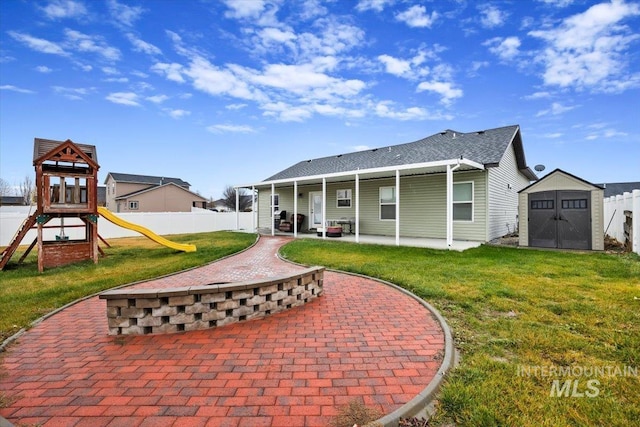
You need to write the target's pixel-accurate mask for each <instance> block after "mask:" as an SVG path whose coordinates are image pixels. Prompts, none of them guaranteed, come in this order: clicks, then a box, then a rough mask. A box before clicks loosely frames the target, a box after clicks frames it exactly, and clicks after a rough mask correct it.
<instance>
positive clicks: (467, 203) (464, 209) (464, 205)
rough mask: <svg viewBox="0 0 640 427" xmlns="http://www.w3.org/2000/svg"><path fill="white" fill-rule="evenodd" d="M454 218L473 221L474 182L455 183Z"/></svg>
mask: <svg viewBox="0 0 640 427" xmlns="http://www.w3.org/2000/svg"><path fill="white" fill-rule="evenodd" d="M453 220H454V221H473V182H457V183H454V184H453Z"/></svg>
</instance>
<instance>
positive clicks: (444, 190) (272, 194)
mask: <svg viewBox="0 0 640 427" xmlns="http://www.w3.org/2000/svg"><path fill="white" fill-rule="evenodd" d="M309 162H311V161H309ZM484 169H485V168H484V165H482V164H480V163H477V162H474V161H472V160H469V159H465V158H457V159H449V160H441V161H434V162H426V163H413V164H404V165H396V166H389V167H381V168H371V169H362V170H355V171H346V172H336V173H329V174H322V175H309V176H299V177H291V178H284V179H277V180H271V181H262V182H260V183H257V184H252V185H242V186H237V187H236V191H237V190H238V189H239V188H244V189H249V190H250V191H251V194H255V192H256V190H257V191H259V196H258V199H260V203H259V204H260V206H259V207H258V209H259V215H258V217H259V218H261V220H260V221H258V222H259V223H258V224H254V225H255V227H254V229H256V230H257V229H258V228H260V231H262V232H265V231H266V232H267V233H269V231H270V234H271V235H276V234H279V230H278V229H277V225H276V224H277V223H278V222H279V221H277V219H280V218H279V217H278V213H279V211H280V209H281V208H282V203H281V202H282V201H284V200H285V199H286V201H287V202H288V203H289V205H288V206H287V208H286V210H287V218H288V217H289V215H291V214H292V216H293V217H296V218H297V216H298V214H300V213H301V214H303V215H305V214H306V215H307V227H306V229H307V230H309V231H314V230H315V231H317V233H303V232H304V231H306V230H305V228H303V229H302V230H300V229H298V224H297V221H293V224H292V228H293V229H292V230H291V231H292V233H289V235H293V237H298V235H299V234H301V236H300V237H312V238H314V237H315V238H318V237H319V238H323V239H326V238H332V239H341V240H345V241H353V242H355V243H381V244H394V245H396V246H400V245H406V246H418V247H433V248H442V249H454V250H464V249H467V248H469V247H475V246H478V245H479V244H480V242H479V241H478V240H481V238H480V239H477V238H476V239H473V238H472V239H468V240H470V241H468V242H467V241H466V240H467V237H466V236H465V237H462V239H460V237H458V238H457V239H459V240H455V241H454V172H455V173H456V174H457V173H466V172H473V171H476V172H483V171H484ZM434 176H439V177H441V178H440V179H441V180H438V181H437V182H439V184H437V185H436V187H435V188H436V189H439V190H437V191H438V192H439V194H442V199H440V200H439V201H438V202H437V204H438V206H439V207H438V209H440V210H439V212H441V213H440V214H439V215H438V216H437V217H433V216H432V218H431V219H433V218H436V221H438V223H439V224H440V225H438V229H439V230H440V231H439V232H438V233H437V235H436V236H435V237H436V238H428V237H429V236H415V235H414V236H412V237H408V236H410V235H411V233H410V232H407V231H408V230H409V229H410V227H413V225H412V224H413V223H415V221H416V219H417V220H420V218H419V217H416V216H415V213H412V214H408V213H407V212H408V210H407V209H408V208H410V207H411V206H413V205H410V204H405V205H403V203H407V201H408V200H412V199H408V198H407V197H408V194H407V195H405V191H412V192H413V193H412V196H413V197H414V199H413V200H415V194H417V193H415V191H414V190H409V189H410V188H411V184H408V183H410V182H411V180H415V179H416V177H418V178H419V177H434ZM407 180H409V181H407ZM373 182H384V184H380V185H381V186H384V187H381V188H380V191H381V192H380V195H378V193H377V191H378V190H377V189H376V190H375V191H376V193H375V195H372V191H371V190H372V188H371V185H372V184H371V183H373ZM433 182H435V181H433ZM336 185H339V186H343V187H345V188H346V187H348V188H349V189H348V190H346V191H348V194H349V196H348V208H349V210H340V209H341V208H342V207H343V206H341V205H340V202H338V201H337V200H336V198H337V197H338V196H336V198H333V194H332V198H331V202H332V203H334V204H335V206H331V207H330V209H331V212H328V210H327V202H328V201H329V198H328V188H327V187H328V186H332V188H333V190H331V191H334V192H335V188H336ZM405 186H406V187H405ZM469 187H470V189H471V193H472V192H473V188H474V186H473V184H470V185H469ZM382 188H384V189H385V193H384V196H383V193H382ZM405 188H406V189H407V190H405ZM352 193H353V196H352V195H351V194H352ZM470 197H471V198H472V197H473V196H472V195H470ZM238 200H239V193H238V192H237V193H236V201H238ZM253 200H254V206H253V210H254V212H255V211H256V206H255V200H256V197H253ZM299 200H300V202H302V203H301V205H299ZM471 200H472V199H471ZM265 205H266V206H265ZM363 206H364V208H363ZM372 206H373V207H374V208H375V209H376V210H372V209H371V207H372ZM401 206H403V208H404V210H401ZM378 208H379V211H378V210H377V209H378ZM363 209H368V211H366V212H365V211H364V210H363ZM471 209H473V208H471ZM347 212H349V215H344V214H346V213H347ZM267 214H268V215H269V217H267V216H266V215H267ZM372 214H373V215H375V217H374V218H372V216H371V215H372ZM366 215H368V217H366ZM345 216H346V218H345ZM347 218H348V220H349V222H350V225H349V229H350V233H349V234H345V233H342V237H332V236H328V235H327V234H328V233H327V229H328V228H329V225H330V223H332V222H336V220H339V219H343V220H344V219H347ZM367 220H368V222H367V223H366V224H365V223H364V222H363V221H367ZM466 222H467V223H470V224H472V225H473V223H474V220H473V212H470V220H468V221H466ZM363 224H364V225H366V226H367V227H363ZM375 224H378V225H375ZM480 224H481V223H480V222H475V226H476V228H477V227H478V226H479V225H480ZM267 225H268V227H266V226H267ZM331 225H333V224H331ZM265 228H268V229H269V230H265ZM362 228H366V229H364V230H362ZM401 230H402V232H401ZM329 234H330V232H329Z"/></svg>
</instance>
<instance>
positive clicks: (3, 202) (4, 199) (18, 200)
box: [0, 196, 26, 206]
mask: <svg viewBox="0 0 640 427" xmlns="http://www.w3.org/2000/svg"><path fill="white" fill-rule="evenodd" d="M25 205H26V203H25V202H24V197H22V196H0V206H25Z"/></svg>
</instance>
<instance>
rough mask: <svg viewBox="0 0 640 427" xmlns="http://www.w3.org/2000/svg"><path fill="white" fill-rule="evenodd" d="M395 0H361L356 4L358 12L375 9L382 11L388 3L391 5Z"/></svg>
mask: <svg viewBox="0 0 640 427" xmlns="http://www.w3.org/2000/svg"><path fill="white" fill-rule="evenodd" d="M394 1H395V0H360V1H358V4H357V5H356V10H357V11H358V12H365V11H367V10H373V11H376V12H382V11H383V10H384V8H385V7H386V6H387V5H391V4H393V3H394Z"/></svg>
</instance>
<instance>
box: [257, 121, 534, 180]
mask: <svg viewBox="0 0 640 427" xmlns="http://www.w3.org/2000/svg"><path fill="white" fill-rule="evenodd" d="M511 142H513V143H514V148H515V150H516V158H517V162H518V168H519V169H520V171H521V172H522V173H524V174H525V175H526V176H527V178H529V179H530V180H536V179H537V177H536V175H535V174H534V173H533V171H532V170H531V169H529V168H528V167H527V165H526V162H525V159H524V150H523V148H522V138H521V136H520V127H519V126H518V125H513V126H505V127H500V128H495V129H488V130H484V131H477V132H468V133H463V132H458V131H454V130H446V131H444V132H440V133H437V134H435V135H432V136H429V137H427V138H423V139H421V140H418V141H414V142H409V143H406V144H400V145H392V146H388V147H381V148H374V149H372V150H366V151H357V152H354V153H347V154H340V155H337V156H330V157H322V158H319V159H312V160H305V161H301V162H299V163H297V164H295V165H293V166H291V167H289V168H287V169H285V170H283V171H280V172H278V173H277V174H275V175H273V176H271V177H269V178H267V179H266V180H265V181H274V180H281V179H292V178H298V177H305V176H318V175H325V174H331V173H337V172H338V173H339V172H350V171H357V170H363V169H374V168H382V167H389V166H400V165H408V164H418V163H428V162H436V161H442V160H451V159H461V158H465V159H468V160H472V161H475V162H477V163H480V164H483V165H484V166H485V167H494V166H498V164H499V162H500V160H501V159H502V156H503V155H504V153H505V151H506V149H507V147H508V146H509V144H511Z"/></svg>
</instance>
